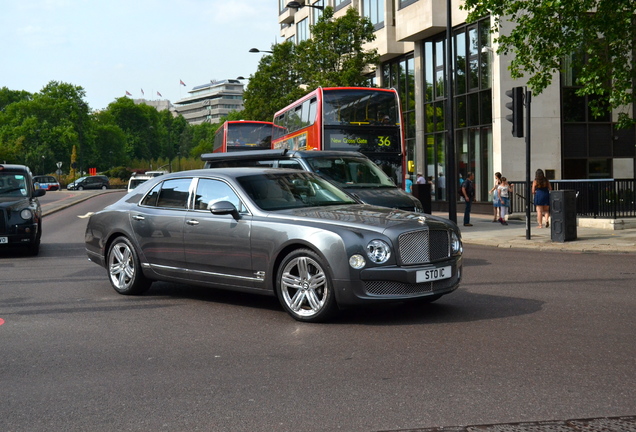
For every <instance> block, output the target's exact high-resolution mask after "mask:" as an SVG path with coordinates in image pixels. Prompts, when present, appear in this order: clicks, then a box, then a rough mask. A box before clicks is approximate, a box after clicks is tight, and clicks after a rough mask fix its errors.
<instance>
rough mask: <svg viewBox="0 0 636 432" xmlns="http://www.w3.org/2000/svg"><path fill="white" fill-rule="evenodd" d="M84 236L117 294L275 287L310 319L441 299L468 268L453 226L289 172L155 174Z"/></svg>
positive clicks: (298, 314) (295, 313) (93, 221)
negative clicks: (173, 287)
mask: <svg viewBox="0 0 636 432" xmlns="http://www.w3.org/2000/svg"><path fill="white" fill-rule="evenodd" d="M85 240H86V250H87V253H88V257H89V259H90V260H92V261H94V262H95V263H97V264H99V265H101V266H102V267H104V268H105V269H106V270H107V273H108V278H109V280H110V283H111V285H112V286H113V288H114V289H115V290H116V291H117V292H119V293H121V294H141V293H143V292H145V291H146V290H147V289H148V288H149V286H150V284H151V283H152V281H159V280H161V281H174V282H181V283H189V284H195V285H203V286H209V287H214V288H225V289H231V290H237V291H244V292H250V293H258V294H266V295H273V296H276V297H278V299H279V300H280V302H281V304H282V306H283V307H284V308H285V309H286V310H287V312H288V313H289V314H290V315H291V316H292V317H294V318H295V319H297V320H299V321H308V322H317V321H324V320H326V319H328V318H329V317H330V316H332V314H333V313H334V312H336V311H337V309H338V307H339V306H351V305H357V304H363V303H374V302H386V301H405V300H417V299H419V300H420V301H434V300H436V299H438V298H439V297H441V296H443V295H445V294H448V293H450V292H452V291H453V290H455V289H456V288H457V286H458V285H459V282H460V279H461V269H462V243H461V238H460V231H459V229H458V228H457V226H456V225H455V224H454V223H452V222H450V221H448V220H446V219H442V218H437V217H434V216H429V215H423V214H421V213H414V212H408V211H403V210H396V209H390V208H386V207H378V206H371V205H367V204H361V203H359V202H357V201H355V200H354V199H353V198H352V197H351V196H350V195H348V194H346V193H345V192H343V191H342V190H340V189H338V188H337V187H336V186H335V185H334V184H332V183H331V182H329V181H327V180H325V179H323V178H322V177H320V176H318V175H316V174H313V173H310V172H306V171H299V170H291V169H270V168H227V169H203V170H194V171H184V172H177V173H172V174H166V175H163V176H160V177H156V178H154V179H152V180H148V181H146V182H145V183H143V184H141V185H140V186H139V187H137V188H136V189H134V190H133V191H132V192H130V193H129V194H127V195H126V196H124V197H123V198H122V199H121V200H119V201H118V202H116V203H115V204H113V205H111V206H109V207H107V208H105V209H104V210H102V211H100V212H97V213H95V214H93V215H92V216H91V217H90V220H89V222H88V225H87V228H86V238H85Z"/></svg>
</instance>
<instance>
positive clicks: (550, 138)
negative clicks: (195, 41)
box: [278, 0, 636, 201]
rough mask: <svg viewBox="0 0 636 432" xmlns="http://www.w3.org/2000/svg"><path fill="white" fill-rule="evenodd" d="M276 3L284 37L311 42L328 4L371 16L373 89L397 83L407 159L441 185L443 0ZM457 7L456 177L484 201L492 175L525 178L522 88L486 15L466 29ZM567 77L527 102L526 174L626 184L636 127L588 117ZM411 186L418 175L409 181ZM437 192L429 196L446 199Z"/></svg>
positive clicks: (633, 161) (634, 160) (456, 2)
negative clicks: (470, 177)
mask: <svg viewBox="0 0 636 432" xmlns="http://www.w3.org/2000/svg"><path fill="white" fill-rule="evenodd" d="M287 3H288V1H287V0H279V16H278V21H279V23H280V25H281V30H280V32H281V37H282V38H283V39H284V40H292V41H294V42H299V41H300V40H303V38H306V37H311V34H310V30H306V29H310V28H311V25H313V24H314V23H315V22H316V20H317V19H318V17H319V16H320V14H321V10H320V9H319V8H314V7H311V6H332V7H334V10H335V11H336V15H335V16H336V18H337V17H338V16H341V15H342V14H344V12H345V10H346V9H347V8H350V7H354V8H356V9H357V10H358V11H359V12H360V14H361V15H363V16H366V17H368V18H369V19H371V21H372V23H373V24H374V26H375V30H376V32H375V34H376V40H375V41H374V42H372V43H371V44H369V46H368V47H367V48H377V50H378V53H379V54H380V56H381V65H380V67H378V68H377V70H376V71H375V72H374V73H373V74H371V77H370V83H371V84H374V85H377V86H380V87H395V88H396V89H398V91H399V92H400V95H401V99H402V109H403V112H404V117H405V131H406V142H407V158H408V159H409V160H413V161H415V166H416V170H415V171H414V172H413V173H410V174H411V175H414V174H415V173H416V172H422V173H423V174H424V175H425V176H427V177H432V178H433V179H434V181H435V182H438V183H442V182H446V181H447V180H442V181H440V180H439V179H440V177H442V176H443V175H444V171H445V167H446V166H447V165H446V164H447V162H448V161H447V155H446V140H447V135H448V134H447V128H446V121H445V114H446V113H445V110H446V100H447V95H448V89H447V85H446V76H445V61H446V59H445V53H446V42H447V38H446V28H447V2H446V0H390V1H389V0H304V1H302V0H301V1H300V2H299V3H300V4H301V5H303V6H304V7H301V8H298V9H295V8H289V7H287ZM462 3H463V2H462V1H460V0H452V1H451V8H450V9H451V10H450V13H451V17H452V43H453V51H454V53H453V63H452V64H453V73H452V76H453V95H454V98H453V105H454V109H453V116H454V117H453V123H454V135H453V137H454V138H453V139H454V142H455V153H456V161H457V167H456V172H457V174H458V176H457V177H458V178H457V179H456V181H457V182H458V183H457V184H459V176H460V175H461V176H463V177H464V178H465V177H466V174H467V172H469V171H472V172H474V173H475V176H476V185H477V197H476V198H477V200H478V201H489V200H490V198H489V195H488V191H489V190H490V188H491V187H492V179H493V175H494V173H495V172H497V171H499V172H502V173H503V174H504V176H506V177H507V178H508V179H511V180H524V179H525V177H526V158H525V155H526V142H525V139H524V138H515V137H513V136H512V133H511V128H512V125H511V123H510V122H509V121H507V120H506V118H505V117H506V115H507V114H509V113H510V111H509V110H508V109H507V108H506V106H505V104H506V102H508V101H510V98H509V97H508V96H507V95H506V94H505V92H506V90H509V89H511V88H512V87H516V86H525V84H526V83H525V82H524V81H522V80H513V79H512V78H511V77H510V73H509V71H508V66H509V64H510V58H508V57H506V56H504V55H498V54H497V53H496V48H497V47H496V46H493V36H492V35H491V34H490V32H489V28H490V18H489V17H486V18H484V19H482V20H480V21H478V22H476V23H470V24H467V23H466V15H467V14H466V11H463V10H461V9H460V5H461V4H462ZM575 90H576V86H575V77H574V76H573V73H567V74H563V75H562V76H555V77H554V80H553V82H552V84H551V86H550V87H549V88H548V89H546V90H544V91H543V92H542V94H540V95H536V96H532V98H531V100H532V123H531V125H532V129H531V132H532V140H531V163H530V165H531V172H532V176H534V171H535V170H536V169H538V168H541V169H543V170H545V171H546V173H547V174H548V176H549V177H551V178H554V179H594V178H617V179H632V178H634V172H635V171H636V147H635V146H636V128H633V127H632V128H629V129H624V130H619V129H617V128H616V127H615V124H614V121H616V118H615V116H613V115H611V114H608V115H607V117H605V118H592V117H591V116H590V114H589V113H588V109H587V101H586V100H585V98H581V97H578V96H576V95H574V91H575ZM413 180H414V178H413ZM447 198H448V197H446V196H444V195H443V194H442V195H441V196H436V197H435V198H434V199H438V200H446V199H447Z"/></svg>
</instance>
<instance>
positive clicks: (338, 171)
mask: <svg viewBox="0 0 636 432" xmlns="http://www.w3.org/2000/svg"><path fill="white" fill-rule="evenodd" d="M201 159H202V160H204V161H205V166H204V167H205V168H219V167H240V166H243V167H245V166H260V167H273V168H294V169H301V170H304V171H309V172H314V173H316V174H319V175H320V176H322V177H324V178H326V179H327V180H329V181H331V182H332V183H334V184H335V185H336V186H338V187H339V188H340V189H344V190H345V191H346V192H347V193H349V194H350V195H353V196H355V197H356V198H358V199H360V200H361V201H362V202H364V203H366V204H373V205H379V206H382V207H391V208H398V209H401V210H408V211H415V212H423V211H424V209H423V207H422V203H421V202H420V200H418V199H417V198H415V197H414V196H413V195H411V194H408V193H406V192H405V191H403V190H402V189H400V188H399V187H397V185H396V184H395V182H394V181H393V179H391V178H390V177H389V176H388V175H387V174H386V173H385V172H384V171H383V170H382V168H381V167H379V166H378V165H376V164H375V163H373V161H371V159H369V158H368V157H366V156H365V155H363V154H362V153H358V152H351V151H331V150H330V151H298V150H293V151H288V150H287V149H279V150H252V151H242V152H231V153H206V154H202V155H201Z"/></svg>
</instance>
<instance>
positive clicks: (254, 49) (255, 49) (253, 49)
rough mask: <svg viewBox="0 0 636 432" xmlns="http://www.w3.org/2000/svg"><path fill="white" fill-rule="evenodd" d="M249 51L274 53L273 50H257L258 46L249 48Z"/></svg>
mask: <svg viewBox="0 0 636 432" xmlns="http://www.w3.org/2000/svg"><path fill="white" fill-rule="evenodd" d="M250 52H251V53H270V54H274V51H266V50H259V49H258V48H250Z"/></svg>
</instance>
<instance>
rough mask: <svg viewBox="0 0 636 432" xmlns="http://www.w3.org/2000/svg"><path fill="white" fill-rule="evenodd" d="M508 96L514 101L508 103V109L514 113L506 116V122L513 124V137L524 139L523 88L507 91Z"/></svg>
mask: <svg viewBox="0 0 636 432" xmlns="http://www.w3.org/2000/svg"><path fill="white" fill-rule="evenodd" d="M506 96H508V97H509V98H511V99H512V101H511V102H508V103H506V108H508V109H509V110H510V111H512V114H508V115H506V120H508V121H509V122H511V123H512V136H513V137H517V138H523V87H513V88H512V90H506Z"/></svg>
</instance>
